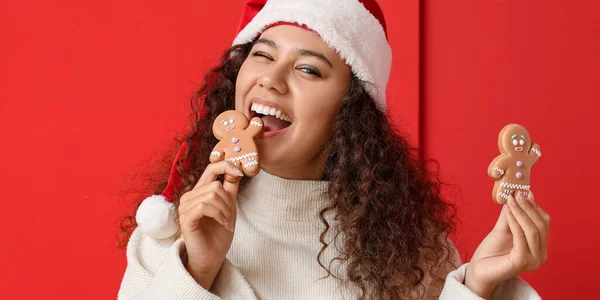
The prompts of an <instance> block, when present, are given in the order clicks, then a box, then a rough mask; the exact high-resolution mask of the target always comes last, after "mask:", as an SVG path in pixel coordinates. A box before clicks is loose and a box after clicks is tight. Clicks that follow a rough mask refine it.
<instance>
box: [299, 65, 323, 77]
mask: <svg viewBox="0 0 600 300" xmlns="http://www.w3.org/2000/svg"><path fill="white" fill-rule="evenodd" d="M299 69H300V70H306V71H308V72H305V71H302V72H304V73H306V74H309V75H315V76H317V77H321V73H319V71H317V70H315V69H313V68H309V67H307V66H301V67H300V68H299Z"/></svg>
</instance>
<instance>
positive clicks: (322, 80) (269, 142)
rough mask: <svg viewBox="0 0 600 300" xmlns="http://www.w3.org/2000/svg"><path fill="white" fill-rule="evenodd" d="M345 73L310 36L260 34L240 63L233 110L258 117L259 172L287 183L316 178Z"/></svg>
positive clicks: (279, 29) (288, 30) (290, 30)
mask: <svg viewBox="0 0 600 300" xmlns="http://www.w3.org/2000/svg"><path fill="white" fill-rule="evenodd" d="M350 78H351V69H350V66H348V65H347V64H346V63H345V62H344V61H343V60H342V59H341V58H340V57H339V56H338V54H337V53H336V52H335V51H334V50H333V49H331V48H329V46H328V45H327V44H326V43H325V42H324V41H323V40H322V39H321V38H320V37H319V36H318V35H316V34H315V33H313V32H312V31H310V30H306V29H303V28H300V27H296V26H293V25H279V26H275V27H271V28H269V29H267V30H265V31H264V32H263V33H262V34H261V36H260V38H259V40H258V42H257V43H256V44H255V45H254V47H253V48H252V50H251V51H250V54H249V55H248V58H247V59H246V60H245V61H244V63H243V64H242V67H241V69H240V71H239V74H238V77H237V81H236V91H235V108H236V110H238V111H240V112H242V113H244V114H245V115H246V116H247V117H248V118H252V117H255V116H259V117H261V118H262V120H263V122H264V132H263V135H262V137H261V138H258V139H257V140H256V144H257V146H258V153H259V155H260V161H261V165H262V168H263V169H264V170H266V171H267V172H269V173H271V174H274V175H277V176H280V177H284V178H289V179H321V178H322V176H323V167H324V164H325V156H324V153H323V147H324V145H325V143H326V142H327V140H328V139H329V138H330V137H331V135H332V122H333V119H334V116H335V115H336V114H337V113H338V111H339V109H340V107H341V104H342V98H343V97H344V95H345V94H346V89H347V88H348V85H349V83H350Z"/></svg>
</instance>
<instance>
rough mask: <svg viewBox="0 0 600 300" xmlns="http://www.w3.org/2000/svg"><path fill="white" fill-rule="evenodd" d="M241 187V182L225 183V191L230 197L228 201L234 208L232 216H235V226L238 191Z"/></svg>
mask: <svg viewBox="0 0 600 300" xmlns="http://www.w3.org/2000/svg"><path fill="white" fill-rule="evenodd" d="M239 187H240V180H237V181H235V182H230V181H227V180H225V181H223V189H224V190H225V192H226V193H227V195H228V196H229V197H228V199H227V201H229V205H230V206H231V207H232V214H233V219H232V220H233V222H234V223H233V224H234V225H235V220H236V218H237V203H236V200H237V194H238V190H239Z"/></svg>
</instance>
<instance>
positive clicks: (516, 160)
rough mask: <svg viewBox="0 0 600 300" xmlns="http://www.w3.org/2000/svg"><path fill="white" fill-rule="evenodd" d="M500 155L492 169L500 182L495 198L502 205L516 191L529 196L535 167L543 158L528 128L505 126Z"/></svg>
mask: <svg viewBox="0 0 600 300" xmlns="http://www.w3.org/2000/svg"><path fill="white" fill-rule="evenodd" d="M498 149H499V150H500V152H501V153H502V154H500V155H498V156H497V157H496V158H495V159H494V160H493V161H492V163H491V164H490V166H489V167H488V175H489V176H490V177H491V178H494V179H496V183H495V184H494V190H493V191H492V198H493V199H494V201H495V202H496V203H498V204H504V203H506V202H507V201H508V198H509V196H510V195H512V196H513V197H514V196H515V195H514V193H515V192H520V193H523V195H525V196H527V195H528V194H529V190H530V188H531V186H530V185H529V180H530V178H531V167H532V166H533V164H535V162H536V161H537V160H538V158H539V157H540V156H542V152H540V146H539V145H538V144H535V143H533V142H532V141H531V136H530V135H529V132H528V131H527V129H525V127H523V126H521V125H519V124H509V125H506V126H504V128H503V129H502V131H500V134H499V135H498Z"/></svg>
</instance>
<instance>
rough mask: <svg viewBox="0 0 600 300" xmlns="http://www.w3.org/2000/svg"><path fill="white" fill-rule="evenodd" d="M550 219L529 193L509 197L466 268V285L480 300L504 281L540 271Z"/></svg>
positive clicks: (487, 296) (545, 255) (543, 259)
mask: <svg viewBox="0 0 600 300" xmlns="http://www.w3.org/2000/svg"><path fill="white" fill-rule="evenodd" d="M549 225H550V216H549V215H548V214H547V213H546V212H545V211H543V210H542V208H541V207H539V206H538V205H537V204H536V203H535V201H534V198H533V194H532V193H531V192H529V196H528V197H527V198H525V197H524V196H523V195H521V194H520V193H519V195H518V196H517V200H516V201H515V199H514V198H513V197H510V199H509V200H508V203H506V204H505V205H504V206H503V208H502V212H501V213H500V217H499V218H498V221H497V222H496V225H495V226H494V229H492V231H491V232H490V233H489V234H488V235H487V236H486V237H485V239H483V241H482V242H481V244H479V246H478V247H477V250H475V253H474V254H473V257H472V258H471V262H470V263H469V265H468V267H467V272H466V276H465V285H466V286H467V287H468V288H469V289H470V290H471V291H473V292H474V293H476V294H477V295H479V296H480V297H482V298H489V296H490V295H491V293H492V291H493V290H494V288H495V287H496V286H497V285H498V284H500V283H502V282H503V281H505V280H507V279H509V278H512V277H514V276H517V275H519V274H521V273H523V272H527V271H531V270H535V269H537V268H539V267H540V266H541V265H542V264H543V263H544V262H546V259H547V256H548V255H547V252H546V240H547V238H548V232H549Z"/></svg>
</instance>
